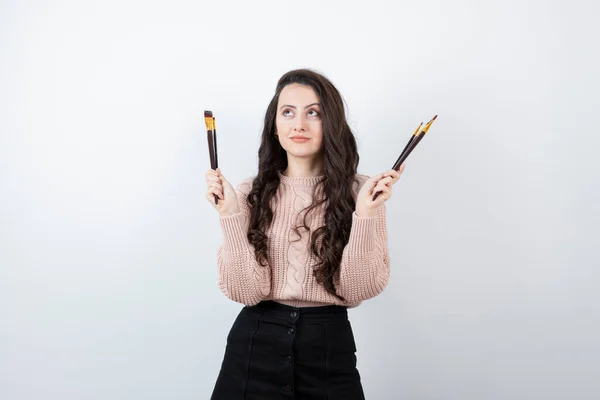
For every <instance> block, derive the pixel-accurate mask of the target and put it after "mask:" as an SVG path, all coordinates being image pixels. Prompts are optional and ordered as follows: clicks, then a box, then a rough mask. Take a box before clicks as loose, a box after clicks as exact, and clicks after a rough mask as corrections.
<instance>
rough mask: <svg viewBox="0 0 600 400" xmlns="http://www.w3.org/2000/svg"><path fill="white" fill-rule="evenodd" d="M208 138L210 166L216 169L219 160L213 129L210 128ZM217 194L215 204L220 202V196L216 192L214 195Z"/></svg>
mask: <svg viewBox="0 0 600 400" xmlns="http://www.w3.org/2000/svg"><path fill="white" fill-rule="evenodd" d="M206 133H207V138H208V155H209V157H210V168H212V169H214V170H216V169H217V166H216V163H217V160H216V152H215V138H214V132H213V131H212V130H208V131H207V132H206ZM213 196H215V204H219V196H217V195H216V194H215V195H213Z"/></svg>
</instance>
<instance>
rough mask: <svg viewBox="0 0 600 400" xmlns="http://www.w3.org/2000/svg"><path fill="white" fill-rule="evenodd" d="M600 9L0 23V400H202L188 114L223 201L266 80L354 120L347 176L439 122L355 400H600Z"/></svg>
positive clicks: (107, 4) (379, 302)
mask: <svg viewBox="0 0 600 400" xmlns="http://www.w3.org/2000/svg"><path fill="white" fill-rule="evenodd" d="M599 12H600V6H598V3H597V2H594V1H587V2H586V1H577V0H575V1H527V2H521V1H504V2H480V1H478V2H476V1H464V0H462V1H446V2H444V1H429V0H425V1H418V2H416V1H411V2H408V1H399V2H392V1H390V2H384V1H369V2H348V1H322V2H317V1H297V2H286V1H237V2H227V1H219V2H216V1H215V2H198V1H188V2H178V1H170V2H166V1H165V2H162V3H159V2H152V1H150V2H148V1H127V0H125V1H123V0H119V1H103V2H89V1H88V2H83V1H16V0H14V1H6V0H4V1H2V2H0V57H1V58H0V132H1V139H0V140H1V141H0V168H1V169H0V183H1V187H0V189H1V192H0V318H1V319H0V398H2V399H3V400H25V399H27V400H29V399H61V400H81V399H85V400H96V399H102V400H120V399H127V400H132V399H140V400H141V399H144V400H153V399H181V400H184V399H208V397H209V395H210V392H211V390H212V387H213V384H214V380H215V378H216V376H217V373H218V369H219V366H220V362H221V357H222V354H223V350H224V346H225V338H226V335H227V332H228V331H229V328H230V326H231V323H232V322H233V319H234V318H235V316H236V314H237V313H238V311H239V309H240V307H241V306H240V305H239V304H236V303H233V302H231V301H229V300H228V299H226V298H225V297H224V296H223V295H222V294H221V293H220V291H219V290H218V287H217V267H216V250H217V247H218V245H219V244H220V242H221V239H222V234H221V231H220V226H219V223H218V216H217V214H216V212H215V210H214V209H213V208H212V207H211V206H210V204H208V202H207V201H206V199H205V197H204V196H205V190H206V186H205V182H204V173H205V172H206V171H207V169H208V168H209V160H208V152H207V144H206V133H205V127H204V121H203V116H202V113H203V110H204V109H211V110H212V111H213V112H214V113H215V115H216V118H217V125H218V133H219V138H218V144H219V152H220V154H219V157H220V165H221V167H222V170H223V173H224V174H225V176H226V177H227V178H228V179H229V180H230V181H231V182H232V183H234V184H237V183H239V182H240V181H241V180H242V179H243V178H246V177H248V176H252V175H253V174H254V173H255V172H256V170H257V166H256V165H257V150H258V144H259V138H260V133H261V129H262V118H263V116H264V112H265V109H266V106H267V103H268V101H269V100H270V98H271V96H272V95H273V92H274V89H275V84H276V82H277V79H278V78H279V77H280V76H281V75H282V74H283V73H285V72H286V71H288V70H290V69H293V68H298V67H309V68H314V69H316V70H318V71H320V72H322V73H323V74H325V75H326V76H328V77H329V78H330V79H331V80H332V81H333V82H334V84H335V85H337V87H338V88H339V90H340V91H341V93H342V94H343V96H344V98H345V100H346V102H347V104H348V110H349V114H348V118H349V121H350V124H351V127H352V128H353V130H354V131H355V133H356V136H357V139H358V142H359V151H360V155H361V162H360V166H359V172H361V173H364V174H368V175H373V174H376V173H379V172H383V171H385V170H387V169H388V168H390V167H391V164H392V163H393V162H394V161H395V159H396V157H397V155H398V152H399V151H400V150H401V148H402V147H403V146H404V144H405V142H406V140H407V139H408V137H409V136H410V135H411V134H412V131H413V130H414V128H415V127H416V126H417V125H418V123H420V122H421V121H427V120H429V118H431V117H432V116H433V115H434V114H438V115H439V117H438V120H437V121H436V122H435V124H434V125H433V127H432V129H431V130H430V132H429V134H428V136H427V137H426V138H425V139H424V140H423V141H422V142H421V144H420V145H419V147H418V149H417V150H415V152H414V153H413V154H412V155H411V157H410V159H409V162H408V163H407V168H406V171H405V173H404V175H403V177H402V179H401V180H400V181H399V182H398V184H397V185H395V186H394V196H393V197H392V199H391V200H390V201H389V202H388V204H387V207H388V229H389V246H390V251H391V260H392V278H391V282H390V284H389V286H388V288H387V289H386V291H385V292H384V293H383V294H382V295H380V296H379V297H377V298H375V299H372V300H369V301H367V302H365V303H363V305H361V306H360V307H359V308H357V309H355V310H352V311H351V314H350V315H351V320H352V323H353V326H354V328H355V334H356V341H357V345H358V349H359V350H358V357H359V368H360V371H361V374H362V378H363V383H364V387H365V391H366V393H367V397H368V399H370V400H379V399H381V400H388V399H411V400H412V399H415V400H421V399H422V400H438V399H439V400H453V399H460V400H482V399H489V400H496V399H511V400H515V399H523V400H525V399H526V400H530V399H545V400H550V399H565V400H567V399H569V400H570V399H577V400H587V399H590V400H591V399H598V398H600V343H599V341H600V339H599V338H600V294H599V288H600V284H599V278H600V273H599V272H598V267H599V265H600V257H599V256H598V254H597V252H598V250H599V248H600V246H599V241H600V240H599V237H600V235H599V234H598V224H599V223H600V217H599V216H600V188H599V182H600V163H599V162H598V161H597V150H596V148H597V146H598V145H600V139H599V137H598V136H599V134H600V133H599V131H598V126H599V123H600V119H599V117H598V111H597V110H598V106H599V101H598V93H600V85H599V78H598V71H599V70H600V63H599V59H598V58H599V57H598V47H597V39H598V37H600V29H599V28H598V24H597V16H598V15H599Z"/></svg>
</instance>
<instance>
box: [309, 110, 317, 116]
mask: <svg viewBox="0 0 600 400" xmlns="http://www.w3.org/2000/svg"><path fill="white" fill-rule="evenodd" d="M308 115H310V116H311V117H318V116H319V112H318V111H317V110H310V111H309V112H308Z"/></svg>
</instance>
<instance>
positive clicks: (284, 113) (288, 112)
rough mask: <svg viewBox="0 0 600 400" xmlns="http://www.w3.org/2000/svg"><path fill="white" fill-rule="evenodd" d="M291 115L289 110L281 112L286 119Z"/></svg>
mask: <svg viewBox="0 0 600 400" xmlns="http://www.w3.org/2000/svg"><path fill="white" fill-rule="evenodd" d="M291 114H292V110H290V109H289V108H288V109H285V110H283V116H284V117H288V116H290V115H291Z"/></svg>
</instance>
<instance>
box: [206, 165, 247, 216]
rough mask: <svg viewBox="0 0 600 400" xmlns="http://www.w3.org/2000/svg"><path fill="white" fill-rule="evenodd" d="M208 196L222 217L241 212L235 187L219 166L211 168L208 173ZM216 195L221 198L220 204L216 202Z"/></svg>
mask: <svg viewBox="0 0 600 400" xmlns="http://www.w3.org/2000/svg"><path fill="white" fill-rule="evenodd" d="M206 186H207V187H208V190H207V191H206V198H207V199H208V201H209V202H210V204H212V206H213V207H214V208H215V209H216V210H217V211H218V212H219V215H221V216H222V217H225V216H229V215H233V214H238V213H240V212H241V210H240V205H239V203H238V197H237V194H236V192H235V189H234V188H233V186H231V184H230V183H229V182H227V180H226V179H225V177H224V176H223V174H221V170H220V169H219V168H217V169H216V170H214V169H209V170H208V172H207V173H206ZM215 195H217V197H218V198H219V204H215Z"/></svg>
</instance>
